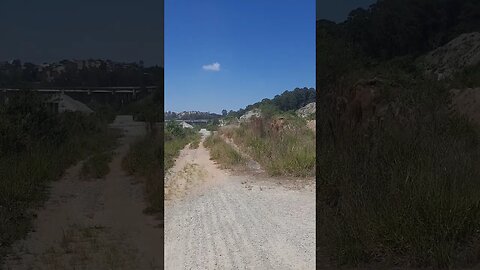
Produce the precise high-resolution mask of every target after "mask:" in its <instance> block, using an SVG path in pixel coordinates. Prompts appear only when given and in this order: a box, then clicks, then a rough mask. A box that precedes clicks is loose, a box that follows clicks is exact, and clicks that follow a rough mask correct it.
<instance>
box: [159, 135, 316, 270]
mask: <svg viewBox="0 0 480 270" xmlns="http://www.w3.org/2000/svg"><path fill="white" fill-rule="evenodd" d="M184 151H185V152H184V153H183V155H182V156H180V157H179V160H177V164H182V165H184V166H186V165H188V164H189V163H194V164H197V165H198V167H199V169H200V170H202V171H205V172H206V175H207V177H205V178H203V179H195V178H194V179H191V181H193V182H196V183H194V184H192V185H190V186H188V189H189V190H185V191H184V194H183V195H181V194H177V195H178V196H173V197H171V198H170V199H169V200H167V201H165V269H315V192H314V191H313V189H311V188H310V189H302V188H301V189H298V190H292V189H288V188H286V187H283V186H279V185H278V184H275V182H276V181H277V180H273V179H269V178H265V179H259V178H258V177H254V176H249V175H233V173H231V172H227V171H224V170H221V169H219V168H218V167H217V166H216V165H215V164H214V162H213V161H211V160H210V156H209V154H208V150H207V149H205V148H204V147H203V145H202V144H200V146H199V148H198V149H195V150H194V149H185V150H184ZM177 169H178V168H177ZM247 182H248V183H249V184H248V185H246V183H247ZM312 182H313V179H312Z"/></svg>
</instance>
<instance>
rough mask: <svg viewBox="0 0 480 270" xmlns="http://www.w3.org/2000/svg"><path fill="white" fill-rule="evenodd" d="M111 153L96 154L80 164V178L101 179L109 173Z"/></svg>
mask: <svg viewBox="0 0 480 270" xmlns="http://www.w3.org/2000/svg"><path fill="white" fill-rule="evenodd" d="M112 157H113V152H111V151H109V152H103V153H96V154H94V155H93V156H91V157H89V158H88V159H87V160H85V161H84V162H83V164H82V168H81V169H80V176H81V177H82V178H83V179H87V178H103V177H105V176H106V175H107V174H108V173H109V172H110V167H109V163H110V161H112Z"/></svg>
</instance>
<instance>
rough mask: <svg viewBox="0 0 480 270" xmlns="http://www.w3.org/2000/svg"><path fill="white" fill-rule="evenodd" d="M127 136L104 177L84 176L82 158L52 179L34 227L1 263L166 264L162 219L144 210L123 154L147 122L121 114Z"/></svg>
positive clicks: (59, 265) (40, 266) (97, 266)
mask: <svg viewBox="0 0 480 270" xmlns="http://www.w3.org/2000/svg"><path fill="white" fill-rule="evenodd" d="M113 126H114V127H116V128H121V129H123V130H124V134H125V136H124V137H123V138H122V139H121V143H120V146H119V147H118V148H117V149H116V151H115V152H116V154H115V156H114V158H113V160H112V162H111V163H110V165H109V166H110V173H109V174H108V175H107V176H106V177H105V179H85V180H84V179H80V177H79V170H80V168H81V164H77V165H76V166H73V167H72V168H70V169H69V170H67V172H66V173H65V176H64V177H63V178H62V179H60V180H59V181H56V182H53V183H52V185H51V189H50V199H49V200H48V201H47V202H46V203H45V205H44V207H43V208H42V209H39V210H38V212H37V216H38V218H37V219H36V220H35V221H34V231H33V232H31V233H30V234H29V236H28V237H27V238H26V239H25V240H21V241H18V242H16V243H15V244H14V246H13V247H12V248H13V254H11V255H10V256H9V257H7V259H6V262H5V265H4V266H3V268H2V266H1V265H0V269H46V270H47V269H48V270H50V269H98V270H102V269H128V270H130V269H162V268H163V267H162V266H163V265H162V261H161V256H160V254H161V252H162V250H163V245H162V243H163V239H162V236H163V235H162V231H161V228H160V227H159V225H160V222H159V221H158V220H156V219H155V218H154V217H152V216H147V215H145V214H143V210H144V209H145V207H146V203H145V199H144V186H143V184H142V183H139V182H135V179H134V178H133V177H132V176H128V175H126V173H125V172H124V171H123V170H122V168H121V161H122V158H123V157H124V156H125V154H126V153H127V150H128V145H129V143H131V142H133V141H134V140H135V139H136V138H138V137H139V136H142V135H143V134H144V132H145V124H144V123H138V122H137V123H136V122H133V120H132V119H131V117H128V116H124V117H121V116H120V117H117V119H116V121H115V122H114V124H113Z"/></svg>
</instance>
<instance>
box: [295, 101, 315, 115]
mask: <svg viewBox="0 0 480 270" xmlns="http://www.w3.org/2000/svg"><path fill="white" fill-rule="evenodd" d="M315 112H316V103H315V102H312V103H308V104H307V105H305V106H303V107H302V108H300V109H298V110H297V114H298V115H299V116H301V117H307V116H309V115H311V114H315Z"/></svg>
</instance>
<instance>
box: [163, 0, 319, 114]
mask: <svg viewBox="0 0 480 270" xmlns="http://www.w3.org/2000/svg"><path fill="white" fill-rule="evenodd" d="M296 87H315V1H314V0H276V1H274V0H270V1H268V0H262V1H259V0H241V1H240V0H237V1H234V0H202V1H199V0H165V110H171V111H177V112H178V111H184V110H199V111H210V112H217V113H219V112H221V110H222V109H227V110H231V109H232V110H238V109H239V108H243V107H245V106H246V105H249V104H252V103H255V102H257V101H260V100H262V99H263V98H272V97H274V96H275V95H277V94H281V93H282V92H283V91H285V90H293V89H294V88H296Z"/></svg>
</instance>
